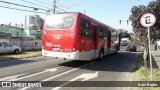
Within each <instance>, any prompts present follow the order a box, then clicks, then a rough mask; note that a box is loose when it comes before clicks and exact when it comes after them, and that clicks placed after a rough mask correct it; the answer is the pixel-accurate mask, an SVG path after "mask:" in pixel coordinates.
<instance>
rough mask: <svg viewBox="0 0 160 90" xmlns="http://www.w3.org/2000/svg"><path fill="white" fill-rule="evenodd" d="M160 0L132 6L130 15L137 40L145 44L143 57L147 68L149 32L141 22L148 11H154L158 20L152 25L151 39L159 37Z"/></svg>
mask: <svg viewBox="0 0 160 90" xmlns="http://www.w3.org/2000/svg"><path fill="white" fill-rule="evenodd" d="M159 11H160V0H157V1H151V2H150V3H149V4H148V5H147V6H144V5H139V6H133V7H132V8H131V13H132V14H131V15H130V17H129V20H130V21H131V22H132V27H133V31H134V33H135V37H136V40H135V41H136V42H137V43H140V44H141V45H143V46H144V51H143V58H144V67H145V68H147V60H148V54H149V52H148V51H149V48H148V37H147V35H148V33H147V28H144V27H143V26H142V25H141V24H140V18H141V17H142V15H144V14H146V13H153V14H154V15H155V16H156V18H157V22H156V23H155V25H154V26H153V27H151V30H150V33H151V35H150V36H151V39H152V40H156V39H158V38H160V37H159V35H160V33H157V32H159V31H160V14H159Z"/></svg>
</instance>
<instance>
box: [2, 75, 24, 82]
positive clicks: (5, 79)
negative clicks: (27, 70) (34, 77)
mask: <svg viewBox="0 0 160 90" xmlns="http://www.w3.org/2000/svg"><path fill="white" fill-rule="evenodd" d="M22 75H25V74H20V75H14V76H8V77H4V78H0V81H7V80H10V79H13V78H16V77H19V76H22Z"/></svg>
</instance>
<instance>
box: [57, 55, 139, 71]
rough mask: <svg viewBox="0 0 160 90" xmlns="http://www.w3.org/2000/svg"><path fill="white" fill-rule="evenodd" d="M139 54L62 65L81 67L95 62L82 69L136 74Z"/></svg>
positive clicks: (70, 62) (63, 64) (112, 56)
mask: <svg viewBox="0 0 160 90" xmlns="http://www.w3.org/2000/svg"><path fill="white" fill-rule="evenodd" d="M138 55H139V53H138V52H118V53H117V54H113V55H110V56H106V57H105V58H104V60H102V61H96V62H93V61H95V60H91V61H78V60H77V61H76V60H74V61H69V62H65V63H62V64H60V66H66V67H74V68H75V67H79V66H81V65H84V64H87V63H90V62H93V63H91V64H89V65H86V66H84V67H80V69H86V70H94V71H111V72H134V71H135V69H136V67H137V61H138Z"/></svg>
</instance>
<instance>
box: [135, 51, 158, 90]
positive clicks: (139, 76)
mask: <svg viewBox="0 0 160 90" xmlns="http://www.w3.org/2000/svg"><path fill="white" fill-rule="evenodd" d="M152 60H153V59H152ZM143 65H144V62H143V54H142V53H141V54H140V55H139V58H138V66H137V71H136V72H135V78H136V81H151V78H150V67H149V62H148V65H147V66H148V68H147V69H146V68H144V66H143ZM153 81H160V74H159V72H158V67H157V65H156V62H155V61H154V60H153ZM136 90H160V87H137V88H136Z"/></svg>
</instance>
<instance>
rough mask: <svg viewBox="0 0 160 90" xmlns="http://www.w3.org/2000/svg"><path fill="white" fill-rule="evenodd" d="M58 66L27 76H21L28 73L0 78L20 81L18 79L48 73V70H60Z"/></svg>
mask: <svg viewBox="0 0 160 90" xmlns="http://www.w3.org/2000/svg"><path fill="white" fill-rule="evenodd" d="M61 67H62V66H61ZM58 68H60V67H56V68H50V69H45V70H44V71H41V72H38V73H34V74H30V75H27V76H24V77H20V76H23V75H26V74H20V75H15V76H10V77H5V78H2V79H0V81H18V80H21V79H24V78H28V77H32V76H35V75H39V74H42V73H46V72H55V71H57V70H58ZM18 77H20V78H18Z"/></svg>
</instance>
